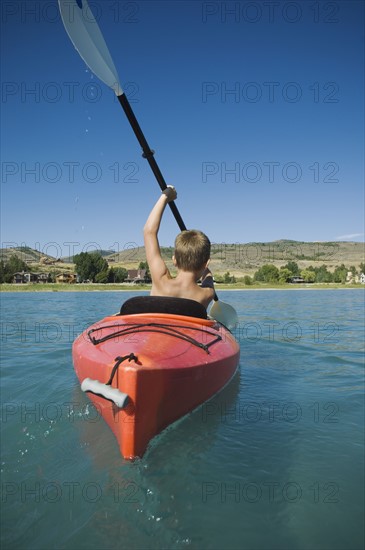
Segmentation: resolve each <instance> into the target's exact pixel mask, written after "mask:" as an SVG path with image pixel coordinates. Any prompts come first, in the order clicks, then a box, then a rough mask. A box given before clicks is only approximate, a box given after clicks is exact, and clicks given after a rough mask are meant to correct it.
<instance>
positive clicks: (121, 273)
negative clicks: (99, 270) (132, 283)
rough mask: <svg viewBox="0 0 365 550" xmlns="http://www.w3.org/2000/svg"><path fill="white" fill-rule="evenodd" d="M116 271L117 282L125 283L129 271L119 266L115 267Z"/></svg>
mask: <svg viewBox="0 0 365 550" xmlns="http://www.w3.org/2000/svg"><path fill="white" fill-rule="evenodd" d="M114 273H115V276H114V282H115V283H123V282H124V281H125V280H126V278H127V277H128V271H127V270H126V269H125V268H124V267H117V268H116V269H114Z"/></svg>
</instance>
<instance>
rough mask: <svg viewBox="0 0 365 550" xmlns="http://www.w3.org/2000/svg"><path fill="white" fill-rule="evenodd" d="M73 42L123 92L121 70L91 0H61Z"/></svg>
mask: <svg viewBox="0 0 365 550" xmlns="http://www.w3.org/2000/svg"><path fill="white" fill-rule="evenodd" d="M58 4H59V7H60V12H61V17H62V21H63V24H64V26H65V29H66V31H67V34H68V35H69V37H70V39H71V42H72V43H73V45H74V46H75V48H76V50H77V51H78V52H79V54H80V56H81V57H82V59H83V60H84V61H85V63H86V65H87V66H88V67H89V68H90V69H91V71H92V72H93V73H94V74H95V75H96V76H97V77H98V78H100V80H101V81H102V82H104V84H106V85H107V86H109V87H110V88H112V90H114V92H115V94H116V95H117V96H118V95H122V93H123V90H122V87H121V85H120V83H119V77H118V73H117V70H116V68H115V66H114V63H113V60H112V58H111V55H110V53H109V50H108V47H107V45H106V43H105V40H104V38H103V35H102V34H101V32H100V29H99V26H98V24H97V22H96V21H95V18H94V16H93V14H92V12H91V9H90V7H89V5H88V3H87V0H58Z"/></svg>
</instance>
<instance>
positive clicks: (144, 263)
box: [138, 262, 151, 281]
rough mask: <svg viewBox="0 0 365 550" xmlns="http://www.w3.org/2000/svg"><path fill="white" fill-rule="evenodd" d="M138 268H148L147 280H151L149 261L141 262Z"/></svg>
mask: <svg viewBox="0 0 365 550" xmlns="http://www.w3.org/2000/svg"><path fill="white" fill-rule="evenodd" d="M138 269H145V270H146V275H145V279H146V281H151V273H150V266H149V265H148V263H147V262H139V266H138Z"/></svg>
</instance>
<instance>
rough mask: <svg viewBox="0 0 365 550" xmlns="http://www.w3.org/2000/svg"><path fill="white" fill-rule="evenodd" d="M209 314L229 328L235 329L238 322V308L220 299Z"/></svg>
mask: <svg viewBox="0 0 365 550" xmlns="http://www.w3.org/2000/svg"><path fill="white" fill-rule="evenodd" d="M209 315H210V317H213V319H215V320H216V321H219V322H220V323H222V325H224V326H226V327H227V328H229V330H233V329H234V328H235V327H236V326H237V324H238V316H237V313H236V310H235V309H234V308H233V307H232V306H230V305H229V304H226V303H225V302H221V301H220V300H217V301H215V302H214V304H213V305H212V307H211V308H210V311H209Z"/></svg>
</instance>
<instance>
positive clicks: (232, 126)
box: [1, 0, 364, 256]
mask: <svg viewBox="0 0 365 550" xmlns="http://www.w3.org/2000/svg"><path fill="white" fill-rule="evenodd" d="M89 4H90V7H91V8H92V11H93V12H94V15H95V16H96V18H97V20H98V23H99V26H100V28H101V30H102V33H103V35H104V38H105V40H106V42H107V44H108V47H109V50H110V53H111V55H112V57H113V60H114V63H115V66H116V67H117V70H118V73H119V77H120V81H121V83H122V86H123V87H125V90H126V92H127V94H128V96H129V99H130V101H131V104H132V107H133V109H134V111H135V114H136V116H137V119H138V121H139V123H140V125H141V127H142V130H143V131H144V133H145V136H146V138H147V140H148V142H149V144H150V146H151V148H152V149H155V151H156V155H155V158H156V160H157V162H158V164H159V166H160V168H161V171H162V173H163V174H164V177H165V179H166V181H167V182H168V183H171V184H173V185H175V186H176V188H177V191H178V200H177V206H178V208H179V210H180V213H181V215H182V217H183V219H184V221H185V224H186V226H187V227H188V228H199V229H202V230H203V231H205V232H206V233H207V234H208V235H209V237H210V238H211V241H212V242H215V243H237V242H255V241H256V242H257V241H273V240H277V239H294V240H301V241H327V240H354V241H363V240H364V214H363V204H364V153H363V151H364V104H363V97H364V72H363V66H364V58H363V51H364V50H363V46H364V36H363V33H364V29H363V18H364V4H363V2H361V1H351V0H349V1H338V2H322V1H320V2H312V1H303V2H299V1H298V2H273V3H272V2H261V1H254V2H246V1H243V2H238V1H235V2H229V1H225V2H216V1H211V2H199V1H190V2H189V1H184V2H180V1H173V2H167V1H165V2H160V1H154V0H148V1H144V0H138V1H128V2H123V1H118V0H117V1H114V0H113V1H109V0H103V1H101V0H98V1H97V0H96V1H93V2H91V1H90V2H89ZM1 8H2V14H1V23H2V29H1V30H2V39H1V40H2V59H1V63H2V104H1V110H2V140H1V143H2V178H1V197H2V230H1V242H2V246H10V244H9V243H13V244H17V245H20V244H22V243H26V244H27V245H29V246H31V247H35V248H39V249H41V250H43V251H44V252H45V253H49V254H51V255H55V256H56V255H66V254H68V253H69V252H70V251H73V252H75V253H77V252H81V251H82V250H88V249H91V248H92V247H93V245H92V244H91V243H94V247H100V248H103V249H117V250H122V249H123V248H129V247H130V246H131V243H136V244H137V245H142V244H143V238H142V228H143V224H144V221H145V219H146V217H147V215H148V213H149V210H150V208H152V206H153V204H154V201H155V200H156V199H157V197H158V195H159V193H160V191H159V187H158V185H157V183H156V181H155V180H154V177H153V175H152V172H151V171H150V168H149V166H148V164H147V162H146V161H145V160H144V159H142V157H141V154H140V147H139V145H138V143H137V141H136V138H135V136H134V134H133V133H132V130H131V128H130V126H129V124H128V121H127V120H126V118H125V115H124V113H123V111H122V109H121V107H120V105H119V103H118V101H117V100H116V98H115V96H114V94H113V92H112V91H111V90H110V89H108V88H107V87H106V86H105V85H104V84H103V83H101V82H100V81H99V80H98V79H97V78H96V77H93V74H92V73H91V72H90V71H89V70H88V69H87V67H86V66H85V64H84V62H83V61H82V60H81V58H80V57H79V55H78V53H77V52H76V50H75V49H74V47H73V46H72V44H71V42H70V40H69V38H68V36H67V34H66V32H65V29H64V27H63V24H62V21H61V19H60V17H59V13H58V7H57V2H56V1H51V0H50V1H47V2H39V1H32V0H27V1H19V2H10V1H7V2H2V5H1ZM177 232H178V227H177V225H176V222H175V220H174V218H173V217H172V215H171V213H170V212H169V211H166V214H165V216H164V219H163V222H162V225H161V231H160V242H161V244H162V245H172V244H173V241H174V237H175V234H176V233H177Z"/></svg>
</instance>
